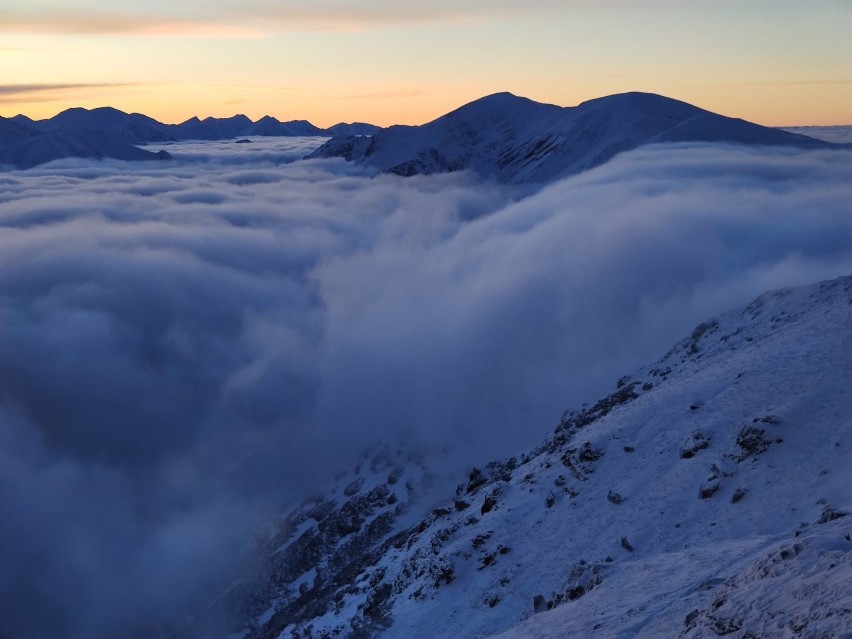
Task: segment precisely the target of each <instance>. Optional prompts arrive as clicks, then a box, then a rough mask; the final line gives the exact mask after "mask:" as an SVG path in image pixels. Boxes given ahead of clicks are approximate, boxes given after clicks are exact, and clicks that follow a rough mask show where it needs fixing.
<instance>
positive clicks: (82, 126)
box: [34, 107, 176, 144]
mask: <svg viewBox="0 0 852 639" xmlns="http://www.w3.org/2000/svg"><path fill="white" fill-rule="evenodd" d="M34 125H35V126H36V127H37V128H38V129H39V130H40V131H44V132H52V131H55V132H58V133H78V132H83V131H91V132H96V133H106V134H110V135H112V136H113V137H116V138H119V139H121V140H124V141H125V142H128V143H130V144H148V143H151V142H168V141H171V140H175V139H176V138H175V137H174V136H173V135H171V134H170V132H169V129H168V126H167V125H165V124H162V123H160V122H157V121H156V120H155V119H153V118H149V117H148V116H147V115H142V114H141V113H125V112H124V111H119V110H118V109H114V108H112V107H99V108H97V109H83V108H80V107H76V108H72V109H67V110H65V111H63V112H62V113H60V114H58V115H56V116H54V117H52V118H50V119H47V120H40V121H38V122H35V123H34Z"/></svg>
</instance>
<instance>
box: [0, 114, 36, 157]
mask: <svg viewBox="0 0 852 639" xmlns="http://www.w3.org/2000/svg"><path fill="white" fill-rule="evenodd" d="M36 135H38V131H36V130H35V129H33V128H32V127H31V126H29V125H27V124H26V122H24V121H20V120H18V119H16V118H4V117H2V116H0V150H2V148H3V147H5V146H7V145H9V144H14V143H15V142H20V141H21V140H27V139H29V138H31V137H34V136H36Z"/></svg>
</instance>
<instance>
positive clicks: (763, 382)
mask: <svg viewBox="0 0 852 639" xmlns="http://www.w3.org/2000/svg"><path fill="white" fill-rule="evenodd" d="M366 459H368V458H365V460H366ZM390 459H392V457H390V456H389V455H388V453H386V452H385V453H381V454H379V455H377V456H376V457H375V458H374V461H373V462H372V468H373V470H374V471H376V472H370V473H367V474H363V473H364V469H363V468H361V467H359V468H357V469H356V472H355V473H354V474H353V473H349V474H345V475H342V476H341V477H339V479H338V481H337V484H336V485H335V486H334V487H333V488H332V489H331V490H330V491H329V492H328V493H327V494H326V496H325V497H322V496H317V497H316V498H315V500H314V501H313V502H311V503H310V504H307V505H306V506H303V507H302V508H300V509H296V510H295V511H294V512H293V513H291V514H289V515H286V516H285V517H284V519H283V521H284V522H285V523H284V524H283V525H282V528H281V532H279V533H278V534H277V535H275V536H273V538H272V539H271V541H270V546H269V547H270V549H274V552H275V553H280V552H281V549H282V547H283V548H287V549H291V551H292V549H297V548H298V549H300V550H299V552H295V553H292V554H291V558H292V559H293V560H294V561H297V562H300V565H299V568H298V570H291V571H290V572H291V573H292V579H290V578H289V577H286V578H285V575H284V573H282V572H281V571H280V570H281V567H280V565H279V568H275V567H274V566H273V565H272V564H267V568H268V570H269V572H267V573H266V574H267V577H266V581H265V582H264V584H265V586H264V588H263V589H261V592H260V594H258V595H256V597H255V599H254V601H255V602H257V603H258V604H259V603H260V602H267V603H266V604H265V605H256V606H255V608H254V610H255V612H253V613H252V615H251V616H250V618H243V620H242V622H241V623H242V628H240V627H239V625H240V622H237V623H236V627H231V628H229V632H230V631H233V632H238V633H240V634H239V635H236V636H244V637H251V638H254V639H259V638H269V639H272V638H275V637H278V638H281V639H290V638H292V639H296V638H297V637H298V638H300V639H308V638H317V637H334V636H341V637H373V636H382V637H386V638H392V639H397V638H398V639H416V638H432V639H440V638H447V639H449V638H456V637H470V638H485V637H491V636H495V637H500V638H501V639H522V638H523V639H527V638H532V637H536V638H546V637H553V638H556V637H586V636H595V637H619V638H621V637H625V638H626V637H677V636H684V637H710V636H719V635H726V636H731V637H738V638H741V639H745V638H746V637H844V636H849V633H852V587H850V585H849V584H850V583H852V541H850V539H852V537H850V533H852V517H847V516H845V514H846V513H849V512H850V511H852V489H850V486H852V464H849V460H850V459H852V277H845V278H840V279H838V280H834V281H831V282H824V283H821V284H817V285H813V286H807V287H802V288H798V289H784V290H780V291H775V292H771V293H767V294H764V295H762V296H761V297H759V298H758V299H756V300H755V301H754V302H753V303H752V304H750V305H749V306H748V307H746V308H745V309H742V310H737V311H733V312H730V313H727V314H725V315H722V316H720V317H718V318H716V319H713V320H710V321H708V322H705V323H702V324H700V325H699V326H697V327H696V329H695V330H694V331H693V333H692V334H691V335H690V336H689V337H687V338H686V339H684V340H682V341H680V342H679V343H678V344H676V345H675V347H674V348H673V349H672V350H671V351H670V352H669V353H667V354H666V355H665V356H664V357H663V358H662V359H660V360H659V361H658V362H656V363H654V364H653V365H651V366H647V367H645V368H643V369H641V370H639V371H638V372H636V373H635V374H633V375H631V376H626V377H624V378H622V379H620V380H619V381H618V385H617V388H616V389H615V390H614V392H613V393H612V394H611V395H609V396H607V397H605V398H603V399H601V400H600V401H599V402H597V403H596V404H594V405H593V406H584V407H583V408H582V409H580V410H578V411H573V412H570V413H569V412H566V414H565V415H564V417H563V420H562V422H561V423H560V424H559V425H558V426H557V428H556V430H555V433H554V435H553V436H552V437H550V438H549V439H548V440H547V441H545V442H544V443H542V444H541V445H540V446H538V447H537V448H535V449H534V450H531V451H527V452H525V453H522V454H520V455H518V456H516V457H513V458H509V459H504V460H501V461H498V462H493V463H491V464H489V465H487V466H486V467H485V468H482V469H472V470H471V472H470V474H469V476H466V477H464V478H463V481H462V483H461V484H459V485H458V487H457V488H456V491H455V495H448V496H446V497H445V498H444V499H443V500H441V501H440V502H439V503H438V504H437V506H435V504H434V503H432V502H429V505H428V509H429V510H427V512H426V513H425V514H424V516H423V518H422V520H421V521H420V522H419V523H414V524H413V525H410V527H407V528H402V526H403V523H402V522H403V518H400V519H396V520H393V521H394V523H393V525H391V526H390V530H388V531H385V532H383V533H382V534H381V535H378V536H376V535H373V536H370V535H369V534H367V531H368V529H369V528H370V522H372V521H375V520H376V519H375V517H376V516H377V515H381V514H382V513H385V514H386V516H389V513H391V512H394V511H390V510H388V509H387V508H385V507H380V508H378V510H377V509H376V508H374V507H370V508H363V522H364V523H363V525H359V526H355V527H353V528H351V529H350V528H347V529H346V530H343V531H340V536H339V537H337V538H335V537H334V535H333V534H329V535H326V536H325V537H322V538H320V537H317V536H316V535H315V533H311V532H310V531H311V530H313V529H314V526H313V524H311V525H310V527H308V528H304V527H302V525H303V523H304V521H306V519H305V517H306V516H310V517H313V519H314V521H315V522H316V524H317V526H318V527H320V528H324V529H325V530H326V531H327V532H328V531H330V530H331V527H330V526H329V525H328V521H332V522H339V521H340V513H342V512H344V511H345V509H346V508H347V507H349V508H350V512H351V506H352V504H353V503H355V502H354V501H353V500H356V499H358V496H360V495H365V494H368V493H373V494H377V495H378V494H382V495H387V494H389V493H387V492H382V491H392V492H393V494H394V495H395V498H397V499H400V500H405V501H404V503H405V508H404V509H403V510H405V512H407V513H408V515H407V516H408V518H409V519H411V516H412V515H413V514H414V513H415V512H416V511H417V497H416V495H418V494H423V491H421V490H418V489H417V488H416V486H417V485H419V484H418V482H419V481H421V480H422V479H423V478H424V477H426V476H428V475H429V473H428V472H426V471H424V470H423V465H422V461H420V460H418V461H417V463H416V464H411V463H410V464H405V465H398V466H396V467H397V468H398V469H399V470H398V471H397V472H398V473H405V474H409V475H410V477H411V480H412V482H413V483H409V484H408V487H407V489H406V490H405V491H402V492H401V491H400V490H399V488H400V486H401V485H402V482H401V481H395V482H394V483H390V482H388V483H384V482H385V481H386V480H385V479H384V477H385V473H386V472H387V468H388V465H393V464H394V463H398V462H392V461H387V460H390ZM397 459H398V458H397ZM365 463H366V461H365ZM361 466H364V464H361ZM412 473H413V474H412ZM365 491H366V492H365ZM374 491H378V492H374ZM347 497H351V499H350V501H346V498H347ZM317 504H325V506H324V508H325V510H320V511H318V510H317ZM347 504H348V506H347ZM359 507H361V506H359ZM425 507H426V506H425V505H421V507H420V509H421V512H422V509H423V508H425ZM412 521H414V522H416V521H417V520H416V518H415V519H414V520H412ZM300 531H301V532H300ZM311 535H314V536H311ZM318 539H322V540H323V541H322V544H320V545H317V543H316V542H317V540H318ZM365 548H366V549H367V550H366V551H365V550H364V549H365ZM305 549H310V550H309V552H306V551H305ZM355 549H357V552H356V551H355ZM343 557H348V558H349V559H348V563H347V562H346V561H344V563H342V564H341V563H338V562H339V561H340V560H341V559H342V558H343ZM314 569H316V572H312V571H313V570H314ZM276 571H278V572H276ZM341 573H342V574H345V575H346V579H345V581H344V582H341V580H340V574H341ZM306 574H310V575H312V576H313V578H314V580H313V584H312V585H309V586H306V587H305V588H303V590H304V592H301V593H299V594H296V593H295V591H294V585H295V584H296V583H299V584H300V585H301V584H307V583H308V582H307V581H306V578H305V575H306ZM335 580H336V581H335ZM311 586H312V587H311ZM242 596H244V597H247V598H248V599H249V600H252V595H251V589H250V588H249V589H244V590H243V592H242ZM536 599H538V608H539V609H542V610H544V611H543V612H540V613H538V614H535V613H534V601H535V600H536ZM548 609H549V610H548ZM194 630H196V631H197V627H196V628H195V629H193V628H192V627H190V628H188V629H186V630H185V632H184V633H181V634H179V635H176V636H181V637H184V636H185V637H190V636H200V635H199V633H198V632H194ZM208 636H209V635H208Z"/></svg>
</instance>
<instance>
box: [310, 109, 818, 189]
mask: <svg viewBox="0 0 852 639" xmlns="http://www.w3.org/2000/svg"><path fill="white" fill-rule="evenodd" d="M699 141H700V142H720V141H722V142H738V143H744V144H771V145H791V146H804V147H820V146H828V143H826V142H822V141H819V140H814V139H812V138H808V137H806V136H803V135H797V134H794V133H789V132H787V131H782V130H779V129H772V128H768V127H763V126H760V125H757V124H752V123H750V122H746V121H744V120H739V119H735V118H728V117H725V116H721V115H717V114H715V113H710V112H709V111H705V110H703V109H700V108H698V107H695V106H692V105H690V104H687V103H685V102H681V101H679V100H673V99H670V98H666V97H663V96H659V95H655V94H651V93H623V94H619V95H612V96H608V97H604V98H598V99H595V100H589V101H587V102H583V103H582V104H580V105H579V106H576V107H559V106H555V105H552V104H542V103H539V102H534V101H532V100H529V99H527V98H521V97H518V96H515V95H512V94H511V93H497V94H494V95H490V96H487V97H484V98H481V99H479V100H476V101H474V102H471V103H470V104H466V105H464V106H462V107H461V108H459V109H456V110H455V111H452V112H451V113H448V114H447V115H444V116H442V117H440V118H438V119H437V120H433V121H432V122H429V123H428V124H424V125H421V126H392V127H389V128H387V129H382V130H380V131H378V132H376V133H374V134H372V136H370V137H360V136H352V135H349V136H336V137H334V138H332V139H331V140H329V141H328V142H327V143H326V144H324V145H323V146H322V147H320V148H319V149H318V150H317V151H315V152H314V153H312V154H311V155H310V156H309V157H314V158H324V157H343V158H345V159H347V160H350V161H354V162H359V163H362V164H365V165H368V166H370V167H373V168H374V169H376V170H378V171H380V172H387V173H397V174H399V175H405V176H408V175H416V174H429V173H444V172H449V171H457V170H461V169H473V170H474V171H476V172H478V173H480V174H482V175H484V176H487V177H491V178H495V179H497V180H498V181H501V182H508V183H544V182H549V181H551V180H554V179H557V178H560V177H564V176H566V175H571V174H574V173H578V172H580V171H584V170H586V169H590V168H592V167H594V166H597V165H599V164H603V163H604V162H606V161H607V160H609V159H610V158H612V157H613V156H614V155H615V154H616V153H619V152H621V151H626V150H629V149H633V148H636V147H637V146H640V145H644V144H653V143H661V142H699Z"/></svg>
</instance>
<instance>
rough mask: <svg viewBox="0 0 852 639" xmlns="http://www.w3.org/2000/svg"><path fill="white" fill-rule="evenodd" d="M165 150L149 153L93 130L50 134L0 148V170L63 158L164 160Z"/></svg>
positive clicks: (167, 156) (30, 166) (25, 167)
mask: <svg viewBox="0 0 852 639" xmlns="http://www.w3.org/2000/svg"><path fill="white" fill-rule="evenodd" d="M169 157H170V156H169V154H168V153H167V152H166V151H159V152H157V153H153V152H151V151H145V150H143V149H140V148H137V147H135V146H133V145H132V144H129V143H127V142H125V141H123V140H121V139H120V138H117V137H115V136H113V135H111V134H106V133H102V132H96V131H78V132H56V131H54V132H50V133H42V134H40V135H37V136H35V137H32V138H27V139H25V140H21V141H19V142H15V143H13V144H9V145H8V146H4V147H2V148H0V167H2V166H4V165H5V166H11V167H14V168H17V169H30V168H32V167H34V166H38V165H39V164H44V163H46V162H52V161H53V160H60V159H63V158H92V159H105V158H110V159H114V160H164V159H168V158H169Z"/></svg>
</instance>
